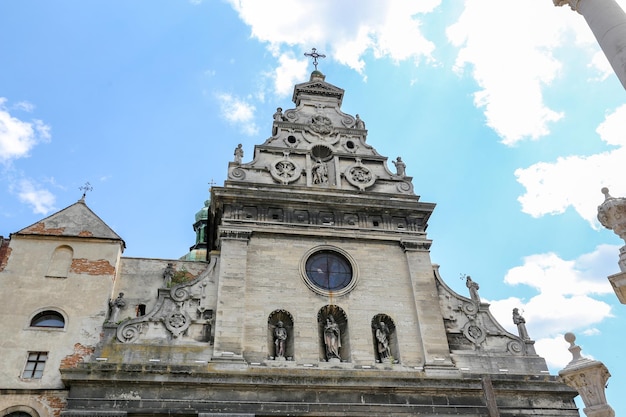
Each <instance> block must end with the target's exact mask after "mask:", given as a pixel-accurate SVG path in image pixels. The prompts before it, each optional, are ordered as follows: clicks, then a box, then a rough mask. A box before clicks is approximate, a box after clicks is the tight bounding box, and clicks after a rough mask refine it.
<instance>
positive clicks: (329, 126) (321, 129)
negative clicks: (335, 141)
mask: <svg viewBox="0 0 626 417" xmlns="http://www.w3.org/2000/svg"><path fill="white" fill-rule="evenodd" d="M309 130H311V131H312V132H314V133H317V134H318V135H322V136H326V135H330V134H331V133H333V131H334V129H333V122H332V120H330V118H328V117H326V116H324V115H322V114H316V115H315V116H313V117H312V118H311V124H309Z"/></svg>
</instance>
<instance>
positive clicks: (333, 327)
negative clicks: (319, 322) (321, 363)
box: [324, 315, 341, 362]
mask: <svg viewBox="0 0 626 417" xmlns="http://www.w3.org/2000/svg"><path fill="white" fill-rule="evenodd" d="M324 345H325V346H326V360H327V361H329V362H330V361H331V360H341V356H340V355H339V348H340V347H341V332H340V330H339V325H338V324H337V323H336V322H335V318H334V317H333V316H332V315H330V316H328V317H327V318H326V325H325V326H324Z"/></svg>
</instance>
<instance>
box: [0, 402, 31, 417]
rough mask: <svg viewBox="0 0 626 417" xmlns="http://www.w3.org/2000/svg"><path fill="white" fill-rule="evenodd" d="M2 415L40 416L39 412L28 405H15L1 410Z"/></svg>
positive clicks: (0, 414) (1, 416) (0, 415)
mask: <svg viewBox="0 0 626 417" xmlns="http://www.w3.org/2000/svg"><path fill="white" fill-rule="evenodd" d="M0 417H39V413H38V412H37V411H36V410H35V409H33V408H31V407H29V406H27V405H14V406H12V407H9V408H6V409H4V410H2V411H0Z"/></svg>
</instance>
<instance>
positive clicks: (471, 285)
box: [465, 275, 480, 304]
mask: <svg viewBox="0 0 626 417" xmlns="http://www.w3.org/2000/svg"><path fill="white" fill-rule="evenodd" d="M465 286H466V287H467V288H468V289H469V293H470V298H471V299H472V301H473V302H474V303H476V304H480V295H478V289H479V288H480V286H479V285H478V283H477V282H474V281H472V278H471V277H470V276H469V275H468V276H467V277H465Z"/></svg>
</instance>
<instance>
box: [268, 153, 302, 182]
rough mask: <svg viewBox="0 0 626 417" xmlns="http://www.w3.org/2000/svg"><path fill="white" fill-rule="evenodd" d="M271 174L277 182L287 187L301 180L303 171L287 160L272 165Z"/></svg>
mask: <svg viewBox="0 0 626 417" xmlns="http://www.w3.org/2000/svg"><path fill="white" fill-rule="evenodd" d="M270 174H271V175H272V177H273V178H274V179H275V180H276V181H278V182H280V183H282V184H285V185H287V184H289V183H291V182H294V181H296V180H298V178H300V175H302V169H301V168H300V167H299V166H298V165H297V164H296V163H295V162H293V161H292V160H290V159H287V158H285V159H281V160H280V161H278V162H275V163H274V164H272V166H271V167H270Z"/></svg>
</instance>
